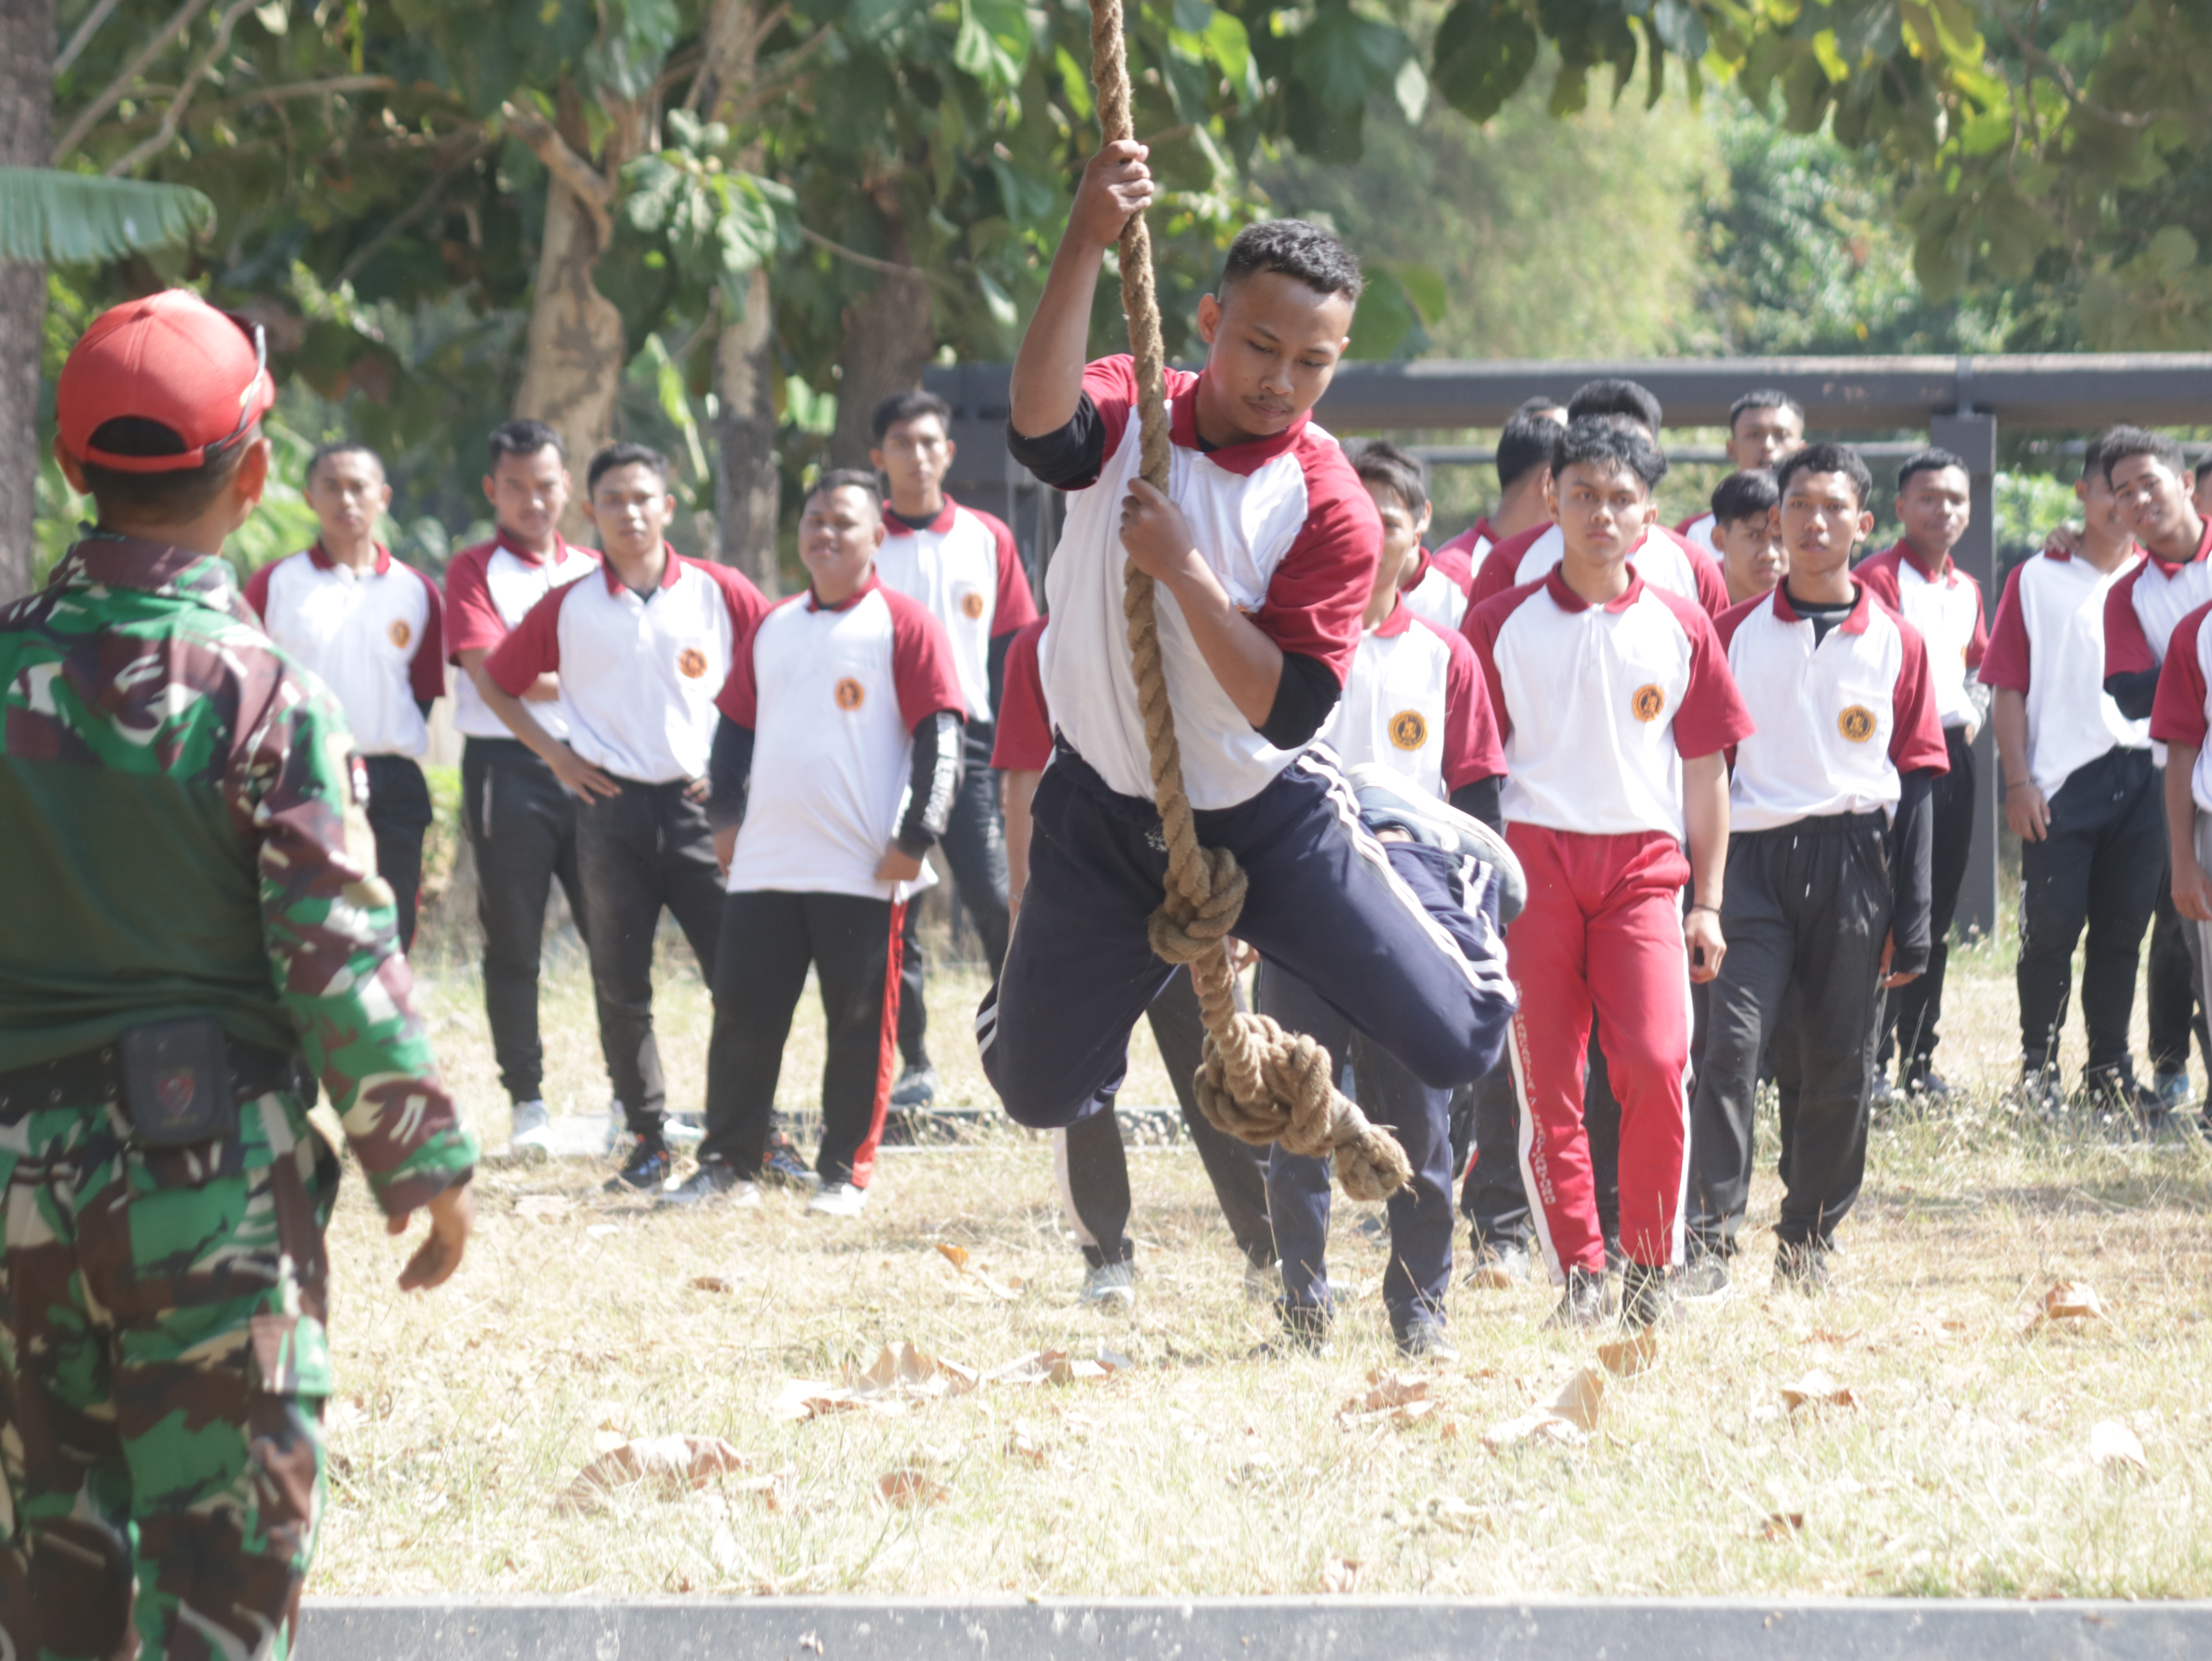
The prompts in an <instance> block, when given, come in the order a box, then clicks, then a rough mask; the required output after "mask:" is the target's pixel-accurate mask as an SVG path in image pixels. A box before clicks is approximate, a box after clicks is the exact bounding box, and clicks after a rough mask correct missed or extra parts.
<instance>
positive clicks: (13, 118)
mask: <svg viewBox="0 0 2212 1661" xmlns="http://www.w3.org/2000/svg"><path fill="white" fill-rule="evenodd" d="M53 147H54V4H53V0H7V3H6V4H5V5H0V166H7V167H45V166H46V163H47V161H49V160H50V159H51V158H52V155H53ZM45 332H46V267H45V266H44V265H23V264H21V263H20V262H19V261H15V260H12V259H9V260H0V435H4V437H0V601H6V600H10V599H15V597H16V596H17V595H19V594H25V593H29V592H30V590H31V587H32V583H33V573H34V572H35V570H36V569H37V563H38V552H39V550H38V543H37V539H36V536H35V532H34V530H33V524H34V521H35V520H36V518H37V513H38V510H37V507H36V503H37V501H38V480H39V443H38V430H39V425H38V416H39V356H40V354H39V344H40V338H41V337H42V336H43V335H44V333H45Z"/></svg>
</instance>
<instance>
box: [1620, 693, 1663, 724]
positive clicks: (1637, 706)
mask: <svg viewBox="0 0 2212 1661" xmlns="http://www.w3.org/2000/svg"><path fill="white" fill-rule="evenodd" d="M1666 707H1667V694H1666V693H1665V692H1663V691H1661V690H1660V689H1659V688H1658V687H1657V686H1639V687H1638V688H1637V689H1636V696H1635V697H1632V698H1631V699H1629V701H1628V709H1629V713H1630V714H1632V715H1634V716H1635V717H1636V719H1637V720H1638V721H1656V720H1658V719H1659V712H1660V711H1661V710H1662V709H1665V708H1666Z"/></svg>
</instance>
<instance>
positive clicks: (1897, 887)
mask: <svg viewBox="0 0 2212 1661" xmlns="http://www.w3.org/2000/svg"><path fill="white" fill-rule="evenodd" d="M1898 784H1899V794H1898V800H1897V816H1896V818H1893V819H1892V820H1891V821H1890V824H1889V837H1890V861H1889V873H1890V913H1889V933H1890V938H1891V940H1893V941H1894V942H1895V944H1896V951H1895V952H1894V954H1893V956H1892V957H1891V958H1890V961H1889V972H1890V973H1891V974H1893V975H1905V974H1916V975H1917V974H1919V973H1921V972H1923V970H1926V969H1927V967H1928V953H1929V946H1930V945H1931V943H1932V936H1931V934H1930V931H1929V904H1930V900H1931V884H1930V882H1929V861H1930V859H1931V857H1932V855H1933V853H1934V849H1935V829H1936V814H1935V810H1934V806H1933V804H1932V802H1931V800H1930V799H1929V792H1930V791H1932V790H1933V789H1934V788H1935V785H1936V775H1935V774H1934V773H1933V772H1931V771H1929V770H1926V769H1924V768H1923V769H1922V770H1919V771H1917V772H1911V773H1907V774H1906V775H1905V776H1904V777H1903V778H1901V779H1899V781H1898Z"/></svg>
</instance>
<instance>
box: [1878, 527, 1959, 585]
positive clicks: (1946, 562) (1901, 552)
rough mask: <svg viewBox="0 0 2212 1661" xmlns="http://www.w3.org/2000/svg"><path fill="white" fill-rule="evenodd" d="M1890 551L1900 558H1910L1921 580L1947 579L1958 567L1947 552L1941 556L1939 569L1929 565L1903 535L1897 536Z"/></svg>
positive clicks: (1936, 580)
mask: <svg viewBox="0 0 2212 1661" xmlns="http://www.w3.org/2000/svg"><path fill="white" fill-rule="evenodd" d="M1890 552H1892V553H1893V554H1895V555H1896V556H1897V557H1899V558H1900V559H1909V560H1911V562H1912V569H1914V570H1916V571H1917V572H1919V573H1920V575H1921V578H1922V580H1923V581H1928V582H1943V581H1949V579H1950V577H1951V575H1952V574H1953V573H1954V571H1956V570H1957V569H1958V567H1957V566H1956V565H1955V564H1954V563H1952V559H1951V556H1950V555H1948V554H1946V555H1944V556H1943V564H1942V569H1940V570H1939V569H1936V567H1934V566H1931V565H1929V563H1928V562H1927V561H1926V560H1924V559H1923V558H1921V557H1920V551H1919V550H1918V549H1917V548H1916V547H1914V546H1913V545H1911V543H1910V542H1908V541H1906V540H1905V538H1903V537H1899V538H1898V539H1897V543H1896V545H1895V546H1894V547H1893V548H1892V549H1891V550H1890Z"/></svg>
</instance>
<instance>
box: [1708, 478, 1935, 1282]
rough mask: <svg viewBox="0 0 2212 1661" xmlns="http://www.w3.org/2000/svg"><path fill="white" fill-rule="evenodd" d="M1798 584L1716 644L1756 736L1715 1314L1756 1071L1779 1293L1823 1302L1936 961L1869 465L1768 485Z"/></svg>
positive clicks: (1736, 938)
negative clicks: (1777, 1128)
mask: <svg viewBox="0 0 2212 1661" xmlns="http://www.w3.org/2000/svg"><path fill="white" fill-rule="evenodd" d="M1777 489H1778V492H1779V495H1780V496H1781V505H1780V508H1779V516H1780V519H1781V521H1782V540H1783V542H1784V545H1785V546H1786V547H1787V549H1788V551H1789V556H1790V575H1788V576H1787V577H1786V578H1785V579H1784V581H1783V582H1782V584H1781V585H1780V586H1779V587H1777V588H1776V589H1775V591H1774V592H1773V593H1771V595H1762V596H1760V597H1759V599H1752V600H1747V601H1745V602H1744V603H1743V604H1742V605H1739V606H1737V607H1735V609H1734V610H1732V611H1729V612H1728V613H1727V614H1726V615H1725V616H1723V618H1721V620H1720V622H1719V624H1717V629H1718V630H1719V633H1720V636H1721V640H1722V642H1723V644H1724V645H1726V647H1727V648H1728V656H1729V672H1731V673H1732V674H1733V675H1734V676H1735V683H1736V685H1737V686H1738V688H1739V689H1741V691H1742V694H1743V697H1744V700H1745V702H1746V703H1749V704H1751V705H1753V706H1754V707H1755V708H1757V709H1759V712H1760V721H1759V730H1758V731H1757V732H1756V733H1752V734H1751V735H1750V736H1749V737H1747V738H1746V739H1744V740H1743V741H1742V742H1741V743H1740V744H1739V745H1736V746H1735V756H1734V758H1733V766H1732V769H1731V778H1730V782H1729V854H1728V887H1727V898H1726V899H1725V900H1723V902H1722V910H1721V926H1722V928H1723V929H1724V930H1725V931H1726V932H1727V934H1728V942H1729V949H1728V955H1727V957H1726V958H1723V961H1722V963H1721V972H1720V974H1719V975H1718V977H1716V978H1715V980H1714V981H1713V983H1712V987H1711V992H1710V994H1709V996H1710V1000H1711V1002H1710V1008H1711V1014H1710V1016H1709V1019H1708V1025H1707V1027H1706V1034H1705V1054H1704V1056H1703V1058H1702V1061H1701V1063H1700V1066H1699V1074H1698V1080H1697V1096H1696V1100H1695V1103H1694V1104H1693V1105H1692V1110H1691V1132H1690V1147H1691V1149H1692V1173H1693V1174H1692V1196H1693V1197H1692V1208H1691V1221H1690V1236H1691V1242H1690V1253H1691V1262H1690V1266H1689V1273H1688V1275H1687V1276H1686V1290H1687V1291H1688V1292H1690V1293H1692V1295H1702V1296H1708V1297H1710V1296H1715V1295H1717V1294H1718V1293H1721V1292H1723V1290H1725V1289H1726V1287H1727V1286H1728V1267H1727V1266H1728V1261H1729V1258H1731V1257H1733V1256H1735V1250H1736V1232H1737V1230H1738V1229H1739V1228H1740V1227H1741V1225H1742V1222H1743V1219H1744V1213H1745V1210H1746V1207H1747V1202H1748V1201H1749V1199H1750V1196H1751V1176H1752V1125H1753V1114H1754V1110H1755V1108H1756V1107H1757V1104H1758V1092H1759V1062H1760V1059H1761V1057H1763V1056H1765V1054H1766V1053H1767V1050H1768V1047H1769V1045H1770V1044H1771V1045H1773V1046H1774V1047H1775V1048H1776V1049H1777V1050H1779V1051H1781V1052H1782V1053H1781V1055H1780V1056H1778V1061H1777V1065H1776V1068H1775V1071H1776V1074H1777V1075H1778V1078H1779V1079H1780V1080H1781V1081H1782V1092H1781V1097H1782V1133H1781V1135H1782V1147H1783V1159H1782V1187H1783V1196H1782V1214H1781V1218H1780V1220H1778V1222H1777V1223H1776V1224H1775V1227H1774V1232H1775V1238H1776V1239H1777V1241H1778V1249H1777V1251H1776V1254H1775V1279H1776V1282H1777V1284H1778V1285H1779V1286H1783V1287H1795V1288H1796V1289H1797V1290H1799V1291H1802V1292H1807V1293H1812V1292H1818V1291H1820V1290H1821V1289H1823V1288H1825V1287H1826V1285H1827V1283H1828V1261H1829V1257H1830V1256H1831V1254H1832V1251H1833V1250H1834V1245H1835V1231H1836V1225H1837V1224H1838V1223H1839V1222H1840V1221H1842V1220H1843V1219H1844V1215H1845V1214H1847V1213H1848V1212H1849V1211H1850V1208H1851V1207H1852V1205H1853V1204H1854V1203H1855V1202H1857V1199H1858V1192H1859V1185H1860V1183H1862V1182H1863V1180H1864V1178H1865V1175H1866V1145H1867V1118H1868V1110H1869V1104H1870V1103H1871V1100H1872V1097H1873V1081H1874V1073H1873V1055H1872V1052H1873V1048H1874V1035H1875V1028H1876V1026H1877V1025H1878V1024H1879V1023H1880V1020H1881V1010H1882V989H1884V988H1887V987H1897V986H1902V985H1905V984H1907V983H1910V982H1911V979H1912V977H1914V976H1916V975H1917V974H1918V973H1920V971H1921V970H1922V967H1923V964H1925V963H1926V962H1927V960H1928V952H1929V940H1928V930H1929V923H1928V912H1929V892H1928V884H1929V813H1928V793H1929V785H1930V783H1931V782H1932V780H1933V779H1934V778H1935V776H1937V775H1940V774H1941V773H1942V770H1943V768H1944V765H1945V751H1944V743H1943V734H1942V727H1941V725H1940V724H1939V722H1938V719H1937V703H1936V697H1935V695H1934V693H1933V691H1931V689H1930V685H1929V665H1928V651H1927V648H1926V647H1925V646H1924V645H1923V642H1922V641H1921V638H1920V634H1919V631H1918V630H1916V629H1914V628H1913V626H1912V625H1911V624H1909V623H1906V622H1904V621H1901V620H1900V619H1899V618H1898V617H1897V616H1896V615H1895V614H1894V613H1893V611H1890V610H1889V608H1888V607H1887V606H1886V605H1882V604H1881V602H1880V601H1879V600H1878V599H1875V595H1874V587H1873V585H1872V584H1871V583H1868V582H1865V581H1854V580H1853V576H1852V573H1851V569H1850V563H1851V555H1852V553H1853V552H1854V551H1856V550H1857V547H1858V545H1859V542H1860V540H1861V539H1862V538H1864V537H1865V536H1866V534H1867V533H1868V532H1869V531H1871V530H1873V529H1874V515H1873V514H1871V513H1870V512H1869V511H1868V510H1867V505H1866V503H1867V498H1868V496H1870V495H1871V494H1872V493H1873V490H1874V478H1873V475H1872V474H1870V473H1869V472H1868V471H1867V465H1866V463H1865V462H1864V461H1863V460H1862V459H1860V458H1859V456H1858V453H1857V452H1856V451H1854V450H1851V449H1849V448H1847V447H1844V446H1843V445H1840V444H1814V445H1811V446H1809V447H1805V448H1802V449H1800V450H1797V451H1795V452H1793V453H1791V454H1790V456H1788V457H1787V458H1786V459H1784V461H1783V463H1782V465H1781V468H1780V470H1779V473H1778V479H1777Z"/></svg>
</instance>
